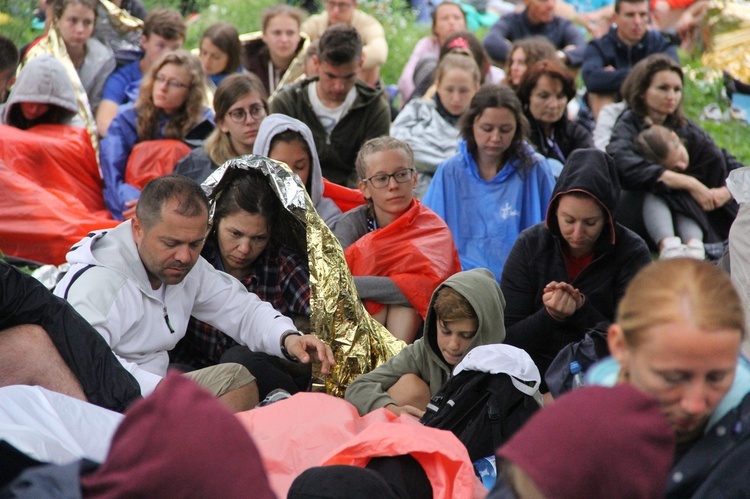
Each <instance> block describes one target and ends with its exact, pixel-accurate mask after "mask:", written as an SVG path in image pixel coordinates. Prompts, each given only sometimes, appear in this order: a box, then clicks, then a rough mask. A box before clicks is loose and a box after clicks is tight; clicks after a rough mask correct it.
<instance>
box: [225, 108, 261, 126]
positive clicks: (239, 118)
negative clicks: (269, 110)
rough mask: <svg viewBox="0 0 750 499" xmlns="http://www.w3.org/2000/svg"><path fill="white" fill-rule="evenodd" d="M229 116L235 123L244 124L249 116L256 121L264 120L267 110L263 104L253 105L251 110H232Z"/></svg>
mask: <svg viewBox="0 0 750 499" xmlns="http://www.w3.org/2000/svg"><path fill="white" fill-rule="evenodd" d="M227 114H228V115H229V117H230V118H231V119H232V121H234V122H235V123H244V122H245V120H246V119H247V115H248V114H249V115H250V116H252V117H253V119H254V120H256V121H257V120H259V119H261V118H263V117H264V116H265V115H266V108H265V107H263V105H262V104H253V105H252V106H250V109H242V108H240V109H232V110H231V111H229V112H227Z"/></svg>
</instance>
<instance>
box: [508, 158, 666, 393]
mask: <svg viewBox="0 0 750 499" xmlns="http://www.w3.org/2000/svg"><path fill="white" fill-rule="evenodd" d="M619 196H620V186H619V182H618V180H617V171H616V169H615V165H614V162H613V161H612V158H611V157H609V156H608V155H607V154H605V153H603V152H601V151H599V150H596V149H581V150H578V151H574V152H573V153H572V154H571V155H570V157H569V158H568V161H567V162H566V164H565V167H564V168H563V171H562V173H561V175H560V178H559V179H558V181H557V185H556V186H555V190H554V191H553V192H552V199H551V200H550V203H549V208H548V209H547V219H546V221H545V222H541V223H539V224H536V225H534V226H533V227H530V228H528V229H526V230H525V231H523V232H522V233H521V234H520V235H519V237H518V239H517V240H516V242H515V244H514V245H513V249H512V250H511V252H510V256H509V257H508V260H507V262H506V263H505V267H504V269H503V275H502V280H501V283H500V286H501V288H502V290H503V294H504V295H505V299H506V300H507V305H506V308H505V328H506V331H507V338H506V340H505V342H506V343H508V344H510V345H514V346H517V347H519V348H523V349H524V350H526V351H527V352H528V353H529V355H531V358H532V359H533V360H534V362H535V363H536V365H537V367H538V368H539V372H540V373H542V376H543V375H544V372H545V371H546V370H547V368H548V367H549V365H550V363H551V362H552V359H554V358H555V355H557V353H558V352H559V351H560V350H561V349H562V348H563V347H564V346H566V345H567V344H569V343H572V342H575V341H580V340H581V339H582V338H583V335H584V333H585V331H586V330H587V329H589V328H591V327H593V326H594V325H596V324H597V323H599V322H602V321H606V322H612V321H613V320H614V317H615V311H616V308H617V303H618V302H619V300H620V298H621V297H622V295H623V293H624V292H625V287H626V286H627V284H628V282H629V281H630V279H631V278H632V277H633V276H634V275H635V274H636V272H638V270H639V269H640V268H641V267H643V266H645V265H646V264H648V263H649V262H650V261H651V257H650V254H649V251H648V247H647V246H646V243H645V242H644V241H643V239H641V238H640V237H639V236H638V235H636V234H635V233H634V232H631V231H630V230H628V229H626V228H625V227H623V226H622V225H620V224H618V223H616V222H615V221H614V215H615V212H616V209H617V201H618V199H619ZM542 390H543V391H546V385H544V386H542Z"/></svg>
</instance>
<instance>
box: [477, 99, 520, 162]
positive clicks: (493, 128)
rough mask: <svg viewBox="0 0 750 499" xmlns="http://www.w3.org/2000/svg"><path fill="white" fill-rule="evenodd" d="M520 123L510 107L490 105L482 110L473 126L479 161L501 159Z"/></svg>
mask: <svg viewBox="0 0 750 499" xmlns="http://www.w3.org/2000/svg"><path fill="white" fill-rule="evenodd" d="M517 126H518V123H517V121H516V117H515V115H514V114H513V112H512V111H511V110H510V109H506V108H504V107H490V108H487V109H485V110H484V111H482V114H480V115H479V116H478V117H477V118H476V119H475V120H474V125H473V126H472V133H473V135H474V141H475V142H476V143H477V154H478V155H479V158H477V159H478V160H479V161H484V160H486V161H500V159H501V158H502V157H503V155H504V154H505V151H507V150H508V148H509V147H510V145H511V142H512V141H513V136H514V135H515V134H516V128H517Z"/></svg>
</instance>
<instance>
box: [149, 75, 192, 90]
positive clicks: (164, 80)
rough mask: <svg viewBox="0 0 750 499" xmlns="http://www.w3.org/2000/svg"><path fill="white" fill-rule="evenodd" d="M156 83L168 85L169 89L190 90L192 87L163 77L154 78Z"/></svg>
mask: <svg viewBox="0 0 750 499" xmlns="http://www.w3.org/2000/svg"><path fill="white" fill-rule="evenodd" d="M154 81H155V82H157V83H166V85H167V88H190V85H187V84H185V83H182V82H181V81H177V80H169V79H167V77H165V76H162V75H156V76H154Z"/></svg>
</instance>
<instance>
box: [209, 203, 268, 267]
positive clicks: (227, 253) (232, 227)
mask: <svg viewBox="0 0 750 499" xmlns="http://www.w3.org/2000/svg"><path fill="white" fill-rule="evenodd" d="M216 239H217V242H218V244H219V252H220V254H221V262H222V263H223V264H224V271H225V272H227V273H228V274H230V275H233V276H235V277H237V278H240V279H241V278H243V277H245V276H246V275H247V274H248V273H249V272H250V269H251V267H252V265H253V263H255V260H257V259H258V257H259V256H260V254H261V253H263V251H265V249H266V248H267V247H268V243H269V241H270V240H271V231H270V227H269V226H268V221H267V220H266V218H265V217H264V216H262V215H258V214H250V213H248V212H246V211H245V210H240V211H237V212H235V213H232V214H231V215H227V216H226V217H224V218H222V219H221V220H219V224H218V226H217V228H216Z"/></svg>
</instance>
